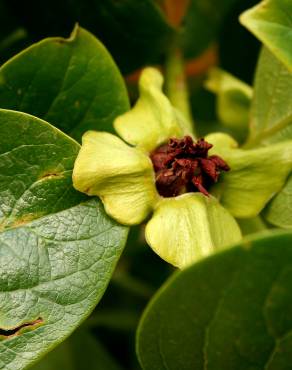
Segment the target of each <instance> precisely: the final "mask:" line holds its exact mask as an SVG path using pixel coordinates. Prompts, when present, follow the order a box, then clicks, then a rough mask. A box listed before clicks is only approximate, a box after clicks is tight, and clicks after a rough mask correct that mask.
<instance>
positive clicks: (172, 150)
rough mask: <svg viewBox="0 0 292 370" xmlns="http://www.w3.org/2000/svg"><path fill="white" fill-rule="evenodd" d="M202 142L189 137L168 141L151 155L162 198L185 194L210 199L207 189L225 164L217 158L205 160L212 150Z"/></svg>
mask: <svg viewBox="0 0 292 370" xmlns="http://www.w3.org/2000/svg"><path fill="white" fill-rule="evenodd" d="M212 146H213V145H212V144H209V143H208V142H207V141H205V140H204V139H199V140H198V141H196V142H194V141H193V139H192V138H191V137H190V136H185V137H184V138H182V139H175V138H173V139H170V140H169V142H168V143H167V144H165V145H162V146H160V147H159V148H158V149H156V150H155V151H154V152H152V153H151V155H150V158H151V160H152V163H153V167H154V171H155V180H156V188H157V190H158V192H159V194H160V195H162V196H163V197H175V196H177V195H180V194H183V193H188V192H198V191H199V192H201V193H203V194H205V195H209V192H208V189H209V188H210V186H211V185H213V184H214V183H216V182H217V181H218V178H219V175H220V173H221V172H222V171H229V170H230V168H229V166H228V165H227V163H226V162H225V161H224V160H223V159H222V158H221V157H219V156H217V155H211V156H208V151H209V149H211V148H212Z"/></svg>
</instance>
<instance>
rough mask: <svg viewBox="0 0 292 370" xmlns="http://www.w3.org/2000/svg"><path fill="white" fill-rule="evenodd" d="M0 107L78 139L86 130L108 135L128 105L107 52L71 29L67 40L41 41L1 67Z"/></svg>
mask: <svg viewBox="0 0 292 370" xmlns="http://www.w3.org/2000/svg"><path fill="white" fill-rule="evenodd" d="M0 107H1V108H5V109H13V110H18V111H22V112H26V113H30V114H32V115H34V116H36V117H39V118H42V119H44V120H46V121H48V122H50V123H51V124H53V125H55V126H56V127H58V128H60V129H61V130H63V131H65V132H66V133H68V134H69V135H71V136H73V137H74V138H76V139H80V137H81V136H82V134H83V133H84V132H85V131H87V130H89V129H95V130H106V131H112V130H113V127H112V122H113V120H114V118H115V117H116V116H118V115H120V114H122V113H124V112H125V111H126V110H127V109H128V108H129V102H128V96H127V92H126V88H125V85H124V82H123V80H122V77H121V75H120V73H119V71H118V69H117V67H116V65H115V64H114V62H113V60H112V58H111V56H110V55H109V53H108V52H107V50H106V49H105V48H104V46H103V45H102V44H101V43H100V42H99V41H98V40H97V39H96V38H95V37H94V36H93V35H91V34H90V33H89V32H87V31H85V30H83V29H82V28H79V27H76V28H75V29H74V31H73V33H72V35H71V37H70V38H69V39H63V38H49V39H45V40H43V41H41V42H39V43H37V44H35V45H33V46H31V47H29V48H28V49H26V50H25V51H23V52H22V53H20V54H18V55H17V56H16V57H14V58H12V59H11V60H9V61H8V62H7V63H6V64H4V65H3V66H2V68H1V69H0Z"/></svg>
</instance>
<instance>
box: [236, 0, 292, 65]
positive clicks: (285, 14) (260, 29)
mask: <svg viewBox="0 0 292 370" xmlns="http://www.w3.org/2000/svg"><path fill="white" fill-rule="evenodd" d="M291 13H292V3H291V0H264V1H262V2H261V3H259V4H258V5H256V6H255V7H253V8H251V9H249V10H247V11H246V12H244V13H243V14H242V15H241V17H240V20H241V23H242V24H243V25H244V26H245V27H246V28H248V29H249V30H250V31H251V32H252V33H254V35H255V36H256V37H257V38H259V39H260V40H261V41H262V42H263V43H264V44H265V46H267V47H268V48H269V49H270V50H271V51H272V52H273V54H275V56H276V57H277V58H279V59H280V60H281V61H282V62H283V63H284V64H285V65H286V67H287V68H288V69H289V70H290V72H292V52H291V44H292V23H291Z"/></svg>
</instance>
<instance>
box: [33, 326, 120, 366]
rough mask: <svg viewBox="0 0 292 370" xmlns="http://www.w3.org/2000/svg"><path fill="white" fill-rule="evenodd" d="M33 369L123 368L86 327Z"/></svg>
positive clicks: (77, 331)
mask: <svg viewBox="0 0 292 370" xmlns="http://www.w3.org/2000/svg"><path fill="white" fill-rule="evenodd" d="M31 370H121V368H120V367H119V366H118V365H117V364H116V362H115V360H114V359H112V358H111V356H110V355H109V354H108V353H107V351H106V350H105V348H104V347H103V346H102V344H101V343H100V342H99V341H98V340H97V339H95V338H94V337H93V335H91V334H90V333H89V332H88V331H86V330H85V329H84V328H82V329H78V330H76V332H75V333H73V335H72V336H70V338H69V339H67V340H66V341H65V342H64V343H62V344H61V345H60V346H58V347H57V348H56V349H54V350H53V351H52V352H50V353H48V354H47V355H46V356H45V358H43V359H42V360H41V361H40V362H39V363H37V364H36V365H34V366H33V367H32V368H31Z"/></svg>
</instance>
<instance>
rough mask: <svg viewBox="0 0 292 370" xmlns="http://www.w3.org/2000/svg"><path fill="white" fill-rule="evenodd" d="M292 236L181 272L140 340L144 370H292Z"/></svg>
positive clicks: (154, 306) (151, 309)
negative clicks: (291, 368) (290, 369)
mask: <svg viewBox="0 0 292 370" xmlns="http://www.w3.org/2000/svg"><path fill="white" fill-rule="evenodd" d="M291 245H292V234H291V233H275V234H273V235H271V236H269V234H266V235H265V236H261V237H258V238H256V239H250V240H247V241H245V242H243V243H242V244H241V245H238V246H237V247H235V248H233V249H230V250H228V251H225V252H223V253H220V254H217V255H214V256H212V257H210V258H208V259H205V260H203V261H202V262H200V263H197V264H195V265H193V266H191V267H190V268H188V269H186V270H183V271H182V272H179V273H177V274H175V275H174V276H173V277H172V278H171V279H170V280H169V281H168V282H167V283H166V284H165V285H164V286H163V287H162V288H161V289H160V291H159V292H158V293H157V294H156V296H155V297H154V298H153V299H152V301H151V303H150V304H149V306H148V307H147V309H146V311H145V313H144V316H143V318H142V321H141V322H140V326H139V329H138V336H137V351H138V356H139V359H140V363H141V365H142V368H143V369H144V370H148V369H149V370H153V369H168V370H176V369H181V370H193V369H196V370H203V369H204V370H221V369H224V370H234V369H237V370H263V369H265V370H284V369H285V370H288V369H289V368H290V366H291V360H292V358H291V345H292V336H291V328H292V320H291V300H292V295H291V291H292V289H291V288H292V283H291V281H292V262H291V261H292V248H291Z"/></svg>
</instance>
